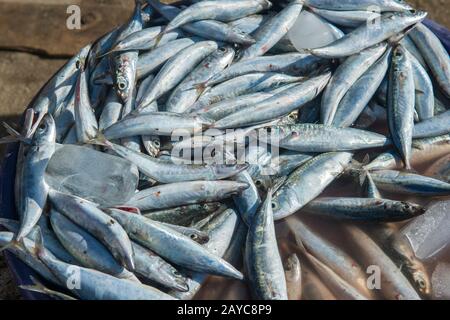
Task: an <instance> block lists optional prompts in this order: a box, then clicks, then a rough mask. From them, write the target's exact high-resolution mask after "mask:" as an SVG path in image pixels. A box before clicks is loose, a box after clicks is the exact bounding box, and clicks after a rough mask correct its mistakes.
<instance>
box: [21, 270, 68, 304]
mask: <svg viewBox="0 0 450 320" xmlns="http://www.w3.org/2000/svg"><path fill="white" fill-rule="evenodd" d="M30 278H31V281H33V283H34V284H33V285H20V286H19V288H21V289H23V290H28V291H33V292H38V293H42V294H45V295H48V296H51V297H56V298H60V299H62V300H77V299H75V298H74V297H71V296H69V295H66V294H64V293H61V292H58V291H54V290H51V289H49V288H47V287H46V286H44V285H43V284H42V283H41V282H40V281H38V280H37V279H36V278H35V277H33V276H30Z"/></svg>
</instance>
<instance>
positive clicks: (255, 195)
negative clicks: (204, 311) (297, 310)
mask: <svg viewBox="0 0 450 320" xmlns="http://www.w3.org/2000/svg"><path fill="white" fill-rule="evenodd" d="M374 8H376V9H377V10H375V9H374ZM426 15H427V14H426V13H425V12H422V11H418V10H414V9H413V8H412V7H411V6H409V5H408V4H406V3H404V2H403V1H398V0H364V1H361V0H342V1H334V0H284V1H273V2H271V1H269V0H243V1H235V0H206V1H184V2H183V3H182V4H180V5H177V6H175V5H168V4H165V3H163V2H159V1H158V0H147V1H144V0H136V1H135V7H134V11H133V14H132V16H131V17H130V18H129V19H128V21H127V22H126V23H125V24H124V25H122V26H120V27H119V28H116V29H114V30H112V31H111V32H109V33H108V34H106V35H105V36H103V37H102V38H100V39H98V40H97V41H95V42H94V43H92V44H89V45H87V46H86V47H84V48H83V49H81V50H80V52H79V53H78V54H77V55H75V56H74V57H73V58H72V59H70V60H69V61H68V62H67V64H66V65H65V66H64V67H63V68H62V69H61V70H60V71H58V73H57V74H56V75H55V76H54V78H52V79H51V80H50V81H49V82H48V83H47V84H46V86H45V87H44V88H43V90H41V91H40V93H39V94H38V96H37V97H36V98H35V100H34V101H33V102H32V103H31V105H30V109H28V110H27V111H26V114H25V119H24V123H23V127H22V129H21V130H20V131H17V130H16V129H14V128H13V126H11V125H9V124H7V123H4V126H5V128H6V130H7V132H8V133H9V136H7V137H4V138H2V139H1V140H0V143H18V144H19V148H18V152H17V161H16V174H15V178H14V183H15V185H14V201H15V205H16V217H17V219H15V220H13V219H3V218H1V219H0V226H2V227H3V228H4V229H6V231H0V250H1V251H3V250H6V251H8V252H10V253H11V254H13V255H15V256H17V258H18V259H19V260H21V261H22V262H23V263H24V264H25V265H26V266H27V268H30V272H34V273H33V279H34V282H35V284H34V285H30V286H22V288H23V289H25V290H31V291H37V292H40V293H43V294H46V295H49V296H50V297H52V298H56V299H86V300H104V299H106V300H125V299H128V300H172V299H182V300H185V299H202V298H207V299H214V298H217V299H221V298H227V299H249V298H254V299H257V300H288V299H291V300H295V299H330V300H331V299H345V300H371V299H392V300H399V299H408V300H417V299H432V298H437V299H448V298H449V290H448V288H449V286H448V279H450V268H449V265H448V261H447V260H442V261H441V259H442V257H443V256H444V255H446V254H447V256H448V252H449V250H450V238H449V232H448V226H449V221H450V220H449V212H450V211H449V208H448V206H449V204H448V201H449V199H450V183H449V181H448V174H447V175H446V173H448V168H449V163H448V159H450V157H449V155H450V110H449V109H450V58H449V55H448V52H447V51H446V48H445V47H444V46H443V44H442V43H441V42H440V40H439V39H438V38H437V37H436V36H435V35H434V34H433V32H432V31H431V30H430V29H429V28H428V27H427V26H426V22H425V23H422V22H423V20H424V19H425V17H426ZM433 163H434V165H433V166H432V170H431V169H430V170H428V171H427V170H426V169H427V168H430V167H431V165H432V164H433ZM431 258H432V259H433V261H431ZM436 261H437V263H436ZM436 265H437V267H436V270H434V269H433V268H434V267H435V266H436ZM35 275H36V277H35ZM41 280H42V281H43V282H44V283H45V285H44V284H42V283H41ZM69 284H71V285H69ZM47 286H48V287H47Z"/></svg>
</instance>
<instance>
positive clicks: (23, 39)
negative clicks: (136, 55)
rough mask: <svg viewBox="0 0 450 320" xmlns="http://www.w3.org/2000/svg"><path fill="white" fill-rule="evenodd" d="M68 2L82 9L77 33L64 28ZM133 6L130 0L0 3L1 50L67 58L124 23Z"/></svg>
mask: <svg viewBox="0 0 450 320" xmlns="http://www.w3.org/2000/svg"><path fill="white" fill-rule="evenodd" d="M69 2H70V4H77V5H79V6H80V8H81V29H80V30H69V29H68V28H67V25H66V21H67V18H68V17H69V15H68V14H67V7H68V5H69V4H68V3H69ZM133 5H134V1H133V0H108V1H106V0H101V1H98V0H97V1H95V0H78V1H73V0H71V1H60V0H58V2H56V1H55V0H50V1H48V0H39V1H35V0H21V1H14V2H12V1H10V0H0V30H2V36H1V38H0V48H3V49H5V48H32V49H35V50H39V51H43V52H45V53H47V54H49V55H60V56H70V55H73V54H74V53H76V52H77V51H78V50H79V49H80V48H82V47H83V46H84V45H86V44H87V43H89V42H91V41H93V40H95V39H97V38H98V37H100V36H101V35H102V34H104V33H106V32H107V31H109V30H111V29H112V28H113V27H115V26H118V25H120V24H122V23H124V22H125V21H126V20H127V19H128V17H129V16H130V14H131V13H132V11H133Z"/></svg>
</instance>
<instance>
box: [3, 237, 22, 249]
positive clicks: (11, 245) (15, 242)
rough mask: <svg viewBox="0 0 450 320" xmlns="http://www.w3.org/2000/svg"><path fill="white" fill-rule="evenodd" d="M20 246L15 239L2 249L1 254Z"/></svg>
mask: <svg viewBox="0 0 450 320" xmlns="http://www.w3.org/2000/svg"><path fill="white" fill-rule="evenodd" d="M18 246H20V242H19V241H17V240H16V239H13V240H12V241H11V242H9V243H8V244H6V245H4V246H3V247H1V248H0V252H3V251H5V250H8V249H11V248H14V247H18Z"/></svg>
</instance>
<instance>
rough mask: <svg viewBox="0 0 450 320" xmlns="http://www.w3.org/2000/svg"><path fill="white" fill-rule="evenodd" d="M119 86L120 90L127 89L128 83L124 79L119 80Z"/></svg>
mask: <svg viewBox="0 0 450 320" xmlns="http://www.w3.org/2000/svg"><path fill="white" fill-rule="evenodd" d="M117 86H118V88H119V89H120V90H125V89H126V88H127V84H126V83H125V82H123V81H119V82H118V83H117Z"/></svg>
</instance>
